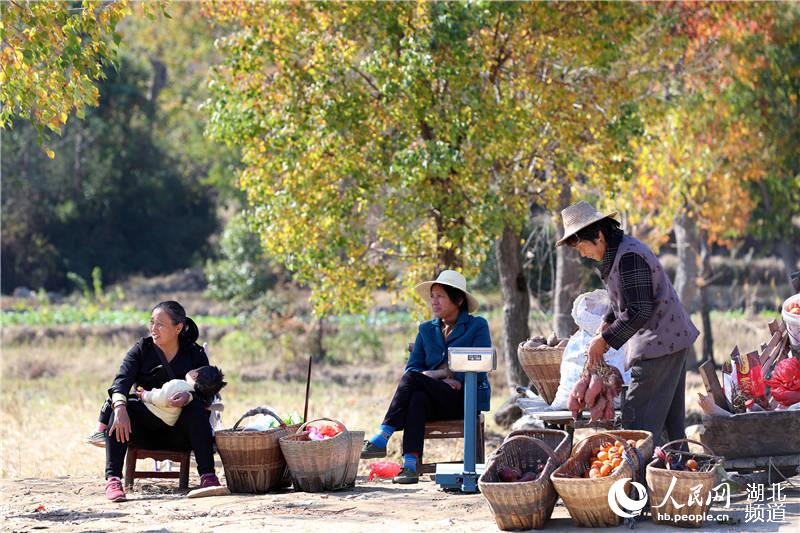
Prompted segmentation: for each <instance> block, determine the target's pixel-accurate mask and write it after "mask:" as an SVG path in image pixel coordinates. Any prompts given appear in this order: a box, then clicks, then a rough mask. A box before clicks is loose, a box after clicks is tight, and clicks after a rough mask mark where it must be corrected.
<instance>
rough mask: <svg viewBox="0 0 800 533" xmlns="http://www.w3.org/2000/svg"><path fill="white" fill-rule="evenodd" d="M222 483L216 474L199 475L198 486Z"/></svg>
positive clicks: (204, 486) (215, 485)
mask: <svg viewBox="0 0 800 533" xmlns="http://www.w3.org/2000/svg"><path fill="white" fill-rule="evenodd" d="M220 486H222V484H221V483H220V482H219V478H217V475H216V474H213V473H212V474H203V475H202V476H200V488H201V489H205V488H208V487H220Z"/></svg>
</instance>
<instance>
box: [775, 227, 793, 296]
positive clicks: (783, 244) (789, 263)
mask: <svg viewBox="0 0 800 533" xmlns="http://www.w3.org/2000/svg"><path fill="white" fill-rule="evenodd" d="M777 247H778V254H779V255H780V256H781V259H782V260H783V264H784V266H785V267H786V280H787V281H788V283H789V288H790V289H792V293H794V287H792V272H796V271H797V256H796V255H795V253H794V246H793V245H792V242H791V241H789V240H782V241H778V243H777Z"/></svg>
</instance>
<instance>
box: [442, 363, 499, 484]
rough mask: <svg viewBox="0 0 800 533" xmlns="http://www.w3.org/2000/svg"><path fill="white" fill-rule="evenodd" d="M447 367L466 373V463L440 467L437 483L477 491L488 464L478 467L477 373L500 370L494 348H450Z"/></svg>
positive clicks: (453, 370)
mask: <svg viewBox="0 0 800 533" xmlns="http://www.w3.org/2000/svg"><path fill="white" fill-rule="evenodd" d="M447 365H448V367H449V368H450V370H451V371H452V372H464V463H463V464H437V465H436V475H435V477H434V479H435V481H436V484H437V485H439V486H441V487H442V488H443V489H445V490H458V491H461V492H467V493H474V492H478V477H479V476H480V475H481V474H482V473H483V471H484V470H485V469H486V465H484V464H480V465H476V464H475V458H476V456H477V453H476V450H475V447H476V445H477V439H476V437H475V432H476V430H477V419H478V372H492V371H493V370H496V369H497V354H496V352H495V350H494V348H450V349H449V350H448V352H447Z"/></svg>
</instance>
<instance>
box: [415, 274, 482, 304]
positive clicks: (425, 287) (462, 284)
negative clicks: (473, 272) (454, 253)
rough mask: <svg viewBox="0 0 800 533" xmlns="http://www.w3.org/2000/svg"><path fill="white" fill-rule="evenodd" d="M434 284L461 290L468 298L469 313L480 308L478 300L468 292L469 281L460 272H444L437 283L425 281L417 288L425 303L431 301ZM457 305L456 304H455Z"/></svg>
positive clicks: (437, 279)
mask: <svg viewBox="0 0 800 533" xmlns="http://www.w3.org/2000/svg"><path fill="white" fill-rule="evenodd" d="M434 283H438V284H439V285H448V286H450V287H455V288H456V289H459V290H461V291H462V292H463V293H464V295H465V296H466V297H467V311H469V312H470V313H472V312H474V311H475V310H476V309H477V308H478V300H477V299H476V298H475V297H474V296H473V295H471V294H470V293H469V291H467V280H466V279H464V276H463V275H462V274H461V273H460V272H456V271H455V270H443V271H442V273H441V274H439V277H438V278H436V280H435V281H425V282H423V283H420V284H419V285H417V286H416V287H415V289H416V291H417V294H419V296H420V298H422V299H423V300H425V301H428V300H430V299H431V286H432V285H433V284H434ZM454 303H455V302H454Z"/></svg>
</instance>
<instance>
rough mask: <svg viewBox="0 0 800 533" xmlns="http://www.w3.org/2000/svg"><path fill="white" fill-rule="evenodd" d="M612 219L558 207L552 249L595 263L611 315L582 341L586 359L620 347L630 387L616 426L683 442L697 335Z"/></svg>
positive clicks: (650, 263)
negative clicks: (558, 232) (558, 228)
mask: <svg viewBox="0 0 800 533" xmlns="http://www.w3.org/2000/svg"><path fill="white" fill-rule="evenodd" d="M615 214H616V213H612V214H609V215H603V214H601V213H599V212H598V211H597V210H595V208H594V207H592V206H591V205H590V204H588V203H587V202H578V203H577V204H575V205H571V206H570V207H568V208H566V209H564V210H563V211H562V212H561V217H562V219H563V222H564V237H563V238H562V239H561V240H559V241H558V243H556V245H557V246H561V245H563V244H566V245H567V246H571V247H573V248H575V249H577V251H578V253H579V254H580V255H581V256H582V257H588V258H590V259H594V260H595V261H598V262H599V263H600V277H601V279H602V280H603V285H605V287H606V290H608V298H609V301H610V304H611V305H610V309H609V311H608V313H607V315H606V317H605V321H604V323H603V326H602V327H601V330H600V331H598V332H597V336H596V337H594V339H592V341H591V342H590V343H589V348H588V357H589V359H590V360H591V361H599V360H601V359H602V358H603V355H604V354H605V353H606V351H607V350H608V348H609V346H611V347H613V348H614V349H617V350H618V349H619V348H620V347H622V345H623V344H625V369H626V370H628V369H629V370H630V371H631V385H630V388H629V389H628V392H627V395H626V398H625V408H624V411H623V413H622V422H623V425H624V427H626V428H627V429H641V430H645V431H650V432H651V433H652V434H653V438H654V439H655V441H656V444H661V443H663V442H664V441H663V440H662V435H661V434H662V432H664V431H666V433H667V439H668V440H676V439H684V438H686V434H685V427H684V425H685V421H684V418H685V408H684V407H685V406H684V404H685V399H684V396H685V393H686V355H687V353H688V351H689V349H690V347H691V346H692V344H693V343H694V341H695V339H696V338H697V336H698V335H699V334H700V332H699V331H698V330H697V328H696V327H695V326H694V324H692V321H691V319H690V318H689V314H688V313H687V312H686V310H685V309H684V308H683V305H682V304H681V301H680V299H679V298H678V295H677V293H676V292H675V289H674V288H673V286H672V283H671V282H670V280H669V278H668V277H667V275H666V273H665V272H664V269H663V267H662V266H661V262H660V261H659V260H658V257H656V255H655V254H654V253H653V251H652V250H650V248H649V247H647V246H646V245H645V244H644V243H642V242H641V241H639V240H637V239H635V238H633V237H631V236H629V235H625V234H624V233H623V231H622V230H621V229H620V226H619V222H617V221H616V220H614V218H613V216H614V215H615Z"/></svg>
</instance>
